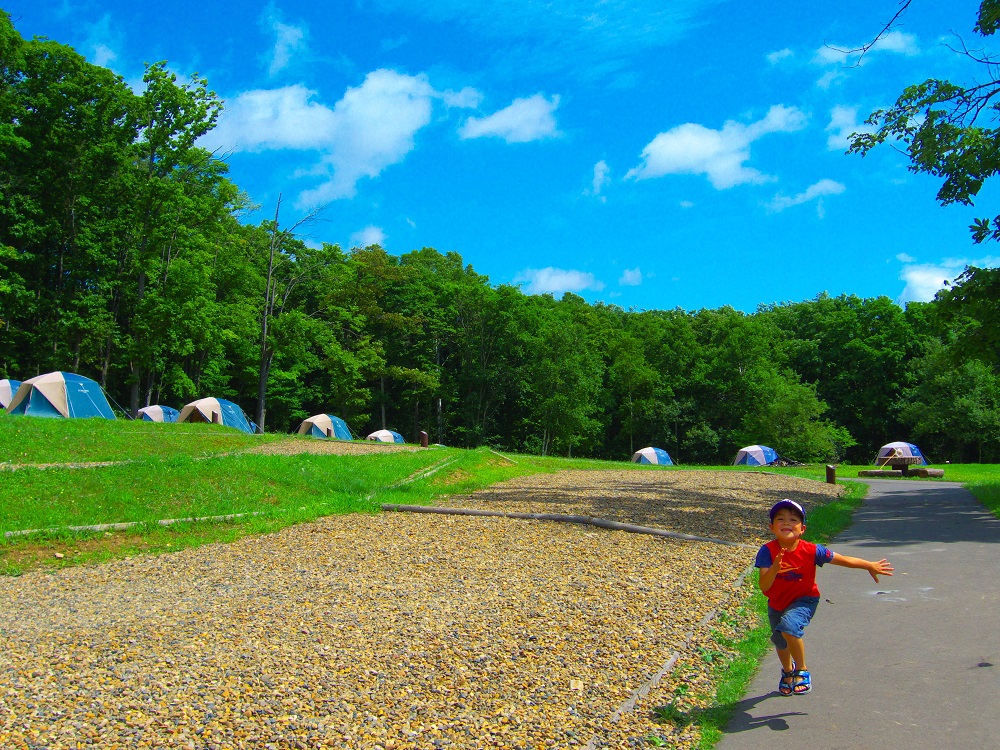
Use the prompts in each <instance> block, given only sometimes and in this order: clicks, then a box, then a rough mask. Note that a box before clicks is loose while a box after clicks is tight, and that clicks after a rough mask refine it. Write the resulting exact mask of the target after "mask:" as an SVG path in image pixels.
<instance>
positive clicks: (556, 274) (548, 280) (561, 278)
mask: <svg viewBox="0 0 1000 750" xmlns="http://www.w3.org/2000/svg"><path fill="white" fill-rule="evenodd" d="M514 283H515V284H527V287H526V288H525V290H524V291H525V293H526V294H552V295H555V296H558V295H561V294H563V293H565V292H582V291H585V290H588V289H590V290H593V291H597V292H599V291H601V290H602V289H604V282H603V281H599V280H598V279H597V278H595V277H594V274H592V273H587V272H585V271H572V270H565V269H562V268H552V267H551V266H550V267H549V268H525V269H524V270H523V271H521V272H520V273H519V274H518V275H517V276H515V277H514Z"/></svg>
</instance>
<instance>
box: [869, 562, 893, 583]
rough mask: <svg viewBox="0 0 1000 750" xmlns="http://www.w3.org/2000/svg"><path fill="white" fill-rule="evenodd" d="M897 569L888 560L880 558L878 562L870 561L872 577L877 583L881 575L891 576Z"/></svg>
mask: <svg viewBox="0 0 1000 750" xmlns="http://www.w3.org/2000/svg"><path fill="white" fill-rule="evenodd" d="M894 570H895V568H893V567H892V566H891V565H890V564H889V561H888V560H885V559H883V560H879V561H878V562H873V563H868V572H869V573H870V574H871V577H872V578H874V579H875V583H878V577H879V576H891V575H892V572H893V571H894Z"/></svg>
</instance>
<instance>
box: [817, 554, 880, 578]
mask: <svg viewBox="0 0 1000 750" xmlns="http://www.w3.org/2000/svg"><path fill="white" fill-rule="evenodd" d="M830 562H831V563H832V564H833V565H840V566H841V567H844V568H861V569H862V570H867V571H868V573H869V575H871V577H872V578H874V579H875V583H878V577H879V576H891V575H892V571H893V570H895V568H893V567H892V565H890V564H889V561H888V560H886V559H884V558H883V559H882V560H879V561H878V562H872V561H871V560H862V559H861V558H860V557H848V556H847V555H841V554H839V553H837V552H834V553H833V559H832V560H830Z"/></svg>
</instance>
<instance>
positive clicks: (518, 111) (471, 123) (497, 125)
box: [458, 94, 560, 143]
mask: <svg viewBox="0 0 1000 750" xmlns="http://www.w3.org/2000/svg"><path fill="white" fill-rule="evenodd" d="M558 106H559V96H558V95H556V96H553V97H552V100H551V101H549V100H548V99H546V98H545V96H544V95H542V94H535V95H534V96H531V97H528V98H527V99H515V100H514V101H513V102H512V103H511V104H510V105H509V106H508V107H505V108H504V109H501V110H499V111H497V112H494V113H493V114H492V115H489V116H488V117H470V118H469V119H468V120H466V122H465V124H464V125H463V126H462V128H461V129H460V130H459V131H458V134H459V137H461V138H463V139H467V138H482V137H485V136H496V137H498V138H503V139H504V140H505V141H507V143H527V142H528V141H537V140H541V139H542V138H553V137H555V136H558V135H560V133H559V130H558V129H557V127H556V120H555V117H553V116H552V113H553V112H555V111H556V108H557V107H558Z"/></svg>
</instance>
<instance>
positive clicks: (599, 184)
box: [586, 159, 611, 195]
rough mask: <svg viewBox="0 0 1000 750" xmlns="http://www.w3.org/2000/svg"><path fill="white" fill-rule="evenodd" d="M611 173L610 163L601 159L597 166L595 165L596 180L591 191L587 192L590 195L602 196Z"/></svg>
mask: <svg viewBox="0 0 1000 750" xmlns="http://www.w3.org/2000/svg"><path fill="white" fill-rule="evenodd" d="M610 172H611V167H609V166H608V163H607V162H606V161H604V160H603V159H601V160H600V161H599V162H597V164H595V165H594V179H593V181H592V183H591V186H592V187H591V189H590V190H588V191H586V193H587V194H588V195H600V194H601V190H602V189H603V188H604V186H605V185H607V184H608V174H610Z"/></svg>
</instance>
